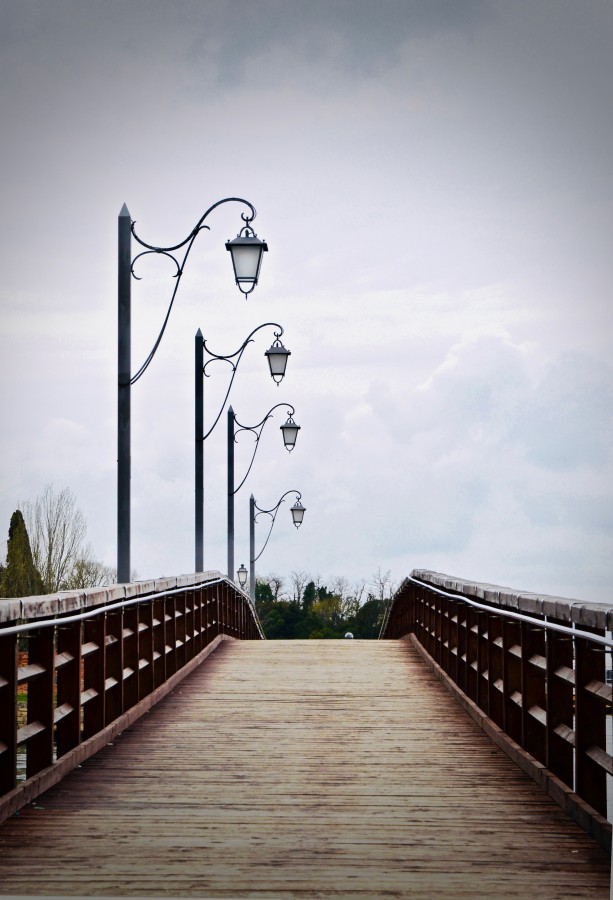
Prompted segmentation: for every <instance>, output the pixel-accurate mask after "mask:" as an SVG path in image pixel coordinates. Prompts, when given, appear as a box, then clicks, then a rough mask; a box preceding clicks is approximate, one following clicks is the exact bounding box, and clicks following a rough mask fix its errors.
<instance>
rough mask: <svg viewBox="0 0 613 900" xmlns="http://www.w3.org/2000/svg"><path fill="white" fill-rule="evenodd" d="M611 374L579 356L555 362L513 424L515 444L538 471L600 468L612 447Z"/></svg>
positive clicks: (610, 370) (584, 357) (602, 365)
mask: <svg viewBox="0 0 613 900" xmlns="http://www.w3.org/2000/svg"><path fill="white" fill-rule="evenodd" d="M612 394H613V370H612V369H611V368H610V367H609V366H607V365H605V364H604V363H601V362H598V361H596V360H593V359H591V358H589V357H587V356H585V355H583V354H581V355H580V354H567V355H565V356H563V357H561V358H559V359H557V360H555V361H554V362H553V363H552V364H551V365H550V366H549V368H548V370H547V371H546V373H545V375H544V377H543V379H542V381H541V382H540V384H539V385H538V386H537V388H536V390H535V393H534V396H533V397H532V398H531V399H530V400H529V402H527V404H526V407H525V409H524V410H523V412H522V414H521V416H520V418H519V422H518V425H519V433H518V435H517V437H518V439H519V440H520V441H521V443H522V444H523V445H524V446H525V448H526V451H527V454H528V457H529V458H530V459H531V460H532V461H533V462H535V463H537V464H538V465H539V466H542V467H543V468H546V469H550V470H554V471H567V470H570V469H574V468H577V467H581V466H588V467H598V466H601V465H602V464H603V463H604V462H605V461H606V459H607V457H608V456H609V454H610V451H611V446H612V445H613V412H612V410H611V395H612Z"/></svg>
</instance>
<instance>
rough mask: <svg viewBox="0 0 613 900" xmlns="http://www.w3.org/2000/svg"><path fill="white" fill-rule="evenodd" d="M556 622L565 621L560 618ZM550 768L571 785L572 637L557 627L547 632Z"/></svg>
mask: <svg viewBox="0 0 613 900" xmlns="http://www.w3.org/2000/svg"><path fill="white" fill-rule="evenodd" d="M552 621H557V624H560V625H562V624H564V623H563V622H560V621H559V620H552ZM546 656H547V684H548V686H549V689H548V693H547V763H546V765H547V768H548V769H551V771H552V772H553V773H554V775H557V776H558V778H560V779H561V780H562V781H563V782H564V784H568V785H572V784H573V778H574V772H573V756H574V753H573V748H574V743H575V735H574V723H573V716H574V693H575V691H574V687H575V672H574V669H573V657H574V653H573V640H572V638H571V637H569V636H568V635H566V634H559V633H558V632H556V631H549V632H548V633H547V652H546Z"/></svg>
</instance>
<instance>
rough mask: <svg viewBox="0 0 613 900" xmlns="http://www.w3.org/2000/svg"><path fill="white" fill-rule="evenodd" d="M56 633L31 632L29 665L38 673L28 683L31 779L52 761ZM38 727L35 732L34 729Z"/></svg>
mask: <svg viewBox="0 0 613 900" xmlns="http://www.w3.org/2000/svg"><path fill="white" fill-rule="evenodd" d="M54 656H55V630H54V629H52V628H45V629H41V630H40V631H34V632H31V633H30V636H29V640H28V666H37V667H39V668H40V669H41V672H40V674H38V675H36V676H34V677H32V678H30V679H29V681H28V721H27V726H26V731H27V730H28V728H30V729H32V730H33V733H32V734H31V736H29V737H28V738H27V743H26V777H27V778H31V777H32V775H36V773H37V772H40V771H41V769H45V768H46V767H47V766H50V765H51V763H52V762H53V709H54V702H53V701H54V697H53V688H54V685H53V681H54V679H53V675H54V666H53V662H54ZM37 726H38V730H36V729H37Z"/></svg>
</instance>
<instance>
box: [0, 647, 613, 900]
mask: <svg viewBox="0 0 613 900" xmlns="http://www.w3.org/2000/svg"><path fill="white" fill-rule="evenodd" d="M36 806H40V807H44V809H41V810H37V809H36V808H32V807H29V808H28V809H27V810H24V811H22V813H21V815H20V816H19V817H17V818H13V819H11V820H10V821H9V822H7V823H6V824H5V825H4V826H3V827H2V829H0V885H1V886H0V892H3V893H5V894H10V893H21V894H23V893H26V894H32V895H35V894H44V893H47V894H51V895H53V894H55V895H68V896H69V895H75V894H77V895H78V894H82V895H83V894H84V895H99V896H105V895H107V896H108V895H114V896H118V895H119V896H121V895H135V896H139V895H140V896H146V895H153V896H164V895H166V896H198V897H224V896H225V897H236V896H251V897H262V898H263V897H291V896H296V897H313V896H319V897H346V896H362V897H377V896H396V897H403V896H407V897H424V898H429V897H471V898H472V897H526V898H528V897H530V898H531V897H536V896H538V897H539V898H562V897H603V898H604V897H608V883H609V874H608V873H609V860H608V858H607V857H606V855H605V854H604V852H603V851H602V850H601V849H600V848H599V847H598V846H597V845H596V844H595V842H593V841H592V840H591V839H590V838H589V837H587V835H585V834H584V833H583V832H582V831H581V830H580V829H579V828H578V826H576V825H574V823H572V822H571V821H570V820H568V819H567V818H566V817H565V815H564V813H563V812H562V811H561V810H560V809H559V808H558V807H557V806H556V805H555V804H554V803H553V802H552V801H550V800H549V798H548V797H547V796H546V795H545V794H544V793H543V792H542V791H541V790H540V789H539V788H538V787H537V786H536V785H535V784H534V783H533V782H532V781H530V779H528V778H527V776H525V775H524V774H523V773H522V772H521V771H520V770H519V769H518V768H517V767H515V766H514V765H513V763H511V761H510V760H509V759H508V758H507V757H506V756H505V755H504V754H503V753H502V751H500V750H498V748H496V747H494V746H493V745H492V744H491V743H490V742H489V739H488V738H487V737H486V736H485V735H484V734H483V733H482V732H481V731H480V730H479V729H478V728H477V726H476V725H475V724H474V723H473V722H472V721H471V720H470V719H469V718H468V716H466V714H465V713H464V712H463V711H462V710H461V709H459V707H458V706H457V704H456V703H455V702H454V701H453V699H452V698H451V697H450V696H449V694H448V693H447V691H446V690H445V689H444V688H443V687H442V685H441V684H440V683H439V682H438V681H437V679H436V678H435V677H434V676H433V675H432V674H431V673H430V672H429V671H428V669H427V667H426V666H425V665H424V664H423V663H422V662H421V660H420V659H419V657H418V655H417V654H416V652H415V650H414V649H413V648H412V647H410V646H409V645H407V644H406V643H405V642H390V641H385V642H380V643H379V642H363V641H292V642H281V641H274V642H273V641H271V642H243V643H232V644H224V645H223V646H222V647H221V648H220V649H219V650H217V651H216V652H215V654H213V655H212V656H211V657H210V658H209V660H207V662H206V663H205V664H204V665H203V666H202V667H201V669H200V670H198V671H197V672H196V673H194V674H193V675H192V676H190V677H189V678H188V679H187V680H186V681H184V682H182V683H181V685H180V686H179V687H178V688H177V689H176V690H175V691H174V692H173V694H172V695H171V696H170V697H169V698H167V700H166V701H164V702H163V703H162V704H160V706H159V707H157V708H156V709H154V710H153V711H152V712H151V713H150V714H149V715H148V716H146V717H145V718H144V719H143V720H141V722H140V723H139V724H137V725H135V726H134V728H132V729H130V730H129V731H128V732H124V734H123V735H122V736H121V737H120V738H119V739H117V740H116V741H115V743H114V745H113V746H112V747H109V748H107V750H105V751H103V752H102V753H100V754H99V755H98V756H96V757H94V758H93V759H91V760H89V761H88V762H87V763H86V764H84V765H83V767H82V768H81V769H79V770H77V771H76V772H74V773H73V774H72V775H71V776H69V777H68V778H66V779H65V781H64V782H63V783H62V784H61V785H58V786H57V787H56V788H54V789H53V790H51V791H49V792H48V794H47V795H45V796H44V797H41V798H39V800H38V802H37V804H36ZM25 848H30V849H29V851H28V853H27V865H24V849H25ZM32 848H35V852H32Z"/></svg>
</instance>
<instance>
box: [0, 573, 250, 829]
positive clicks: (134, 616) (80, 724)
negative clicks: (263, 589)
mask: <svg viewBox="0 0 613 900" xmlns="http://www.w3.org/2000/svg"><path fill="white" fill-rule="evenodd" d="M228 638H234V639H242V640H258V639H262V638H263V632H262V629H261V627H260V623H259V621H258V618H257V614H256V612H255V609H254V607H253V605H252V603H251V601H250V599H249V596H248V595H247V594H245V593H244V592H243V591H241V590H240V589H239V588H237V587H236V586H235V585H234V584H233V583H232V582H231V581H229V580H228V579H226V578H223V577H221V576H220V575H219V573H217V572H208V573H200V574H198V575H193V576H180V577H178V578H165V579H161V580H158V581H150V582H137V583H135V584H128V585H114V586H112V587H109V588H103V589H92V590H86V591H75V592H61V593H59V594H55V595H51V596H45V597H29V598H22V599H15V600H11V599H9V600H1V599H0V821H2V820H3V819H5V818H6V817H7V816H9V815H12V814H13V813H14V812H16V811H17V810H18V809H19V808H20V807H21V806H23V805H25V804H26V803H28V802H30V801H31V800H32V799H34V798H35V797H36V796H38V795H39V794H40V793H42V791H44V790H47V789H48V788H49V787H51V785H52V784H55V783H56V782H57V781H59V780H60V778H61V777H63V775H64V774H66V772H67V771H69V770H70V769H72V768H74V767H75V766H77V765H79V764H80V763H81V762H82V761H83V760H84V759H86V758H87V757H88V756H91V755H92V754H93V753H95V752H97V750H99V749H100V748H101V747H102V746H104V745H105V744H106V743H107V742H108V741H110V740H111V739H112V738H113V736H115V735H117V734H119V733H120V732H121V731H123V730H124V729H125V728H126V727H127V726H128V725H129V724H131V723H132V722H133V721H134V720H135V719H137V718H138V717H139V716H140V715H142V714H143V713H145V712H147V711H148V710H149V709H150V708H151V707H152V706H153V705H154V704H155V703H157V702H158V701H159V700H160V699H162V697H164V696H165V695H166V694H167V693H168V692H169V691H171V690H172V689H173V688H174V687H175V685H176V684H177V683H178V682H179V681H180V680H181V679H182V678H183V677H185V675H186V674H188V673H189V672H190V671H192V670H193V669H194V668H195V667H196V666H197V665H199V664H200V662H202V660H203V659H204V658H205V657H206V656H207V655H208V654H209V653H210V652H211V651H212V650H213V649H214V648H215V647H216V646H217V645H218V644H219V642H220V641H222V640H226V639H228Z"/></svg>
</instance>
